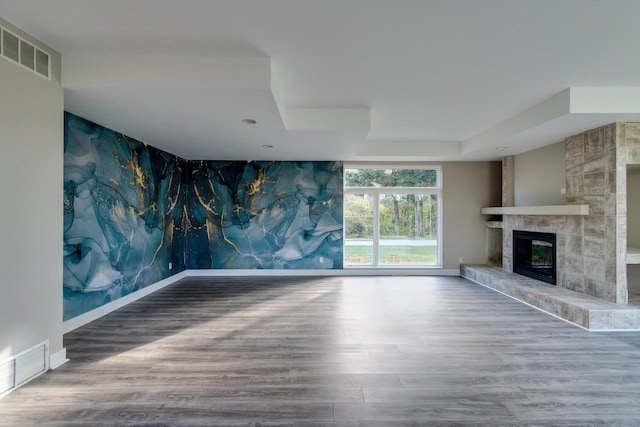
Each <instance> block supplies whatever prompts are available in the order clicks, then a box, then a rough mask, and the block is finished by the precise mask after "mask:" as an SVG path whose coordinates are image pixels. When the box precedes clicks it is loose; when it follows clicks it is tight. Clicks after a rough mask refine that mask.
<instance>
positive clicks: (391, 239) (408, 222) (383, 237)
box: [379, 193, 438, 265]
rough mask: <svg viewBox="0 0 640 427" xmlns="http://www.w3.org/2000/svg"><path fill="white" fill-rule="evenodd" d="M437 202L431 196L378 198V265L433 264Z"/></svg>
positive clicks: (436, 260) (384, 196)
mask: <svg viewBox="0 0 640 427" xmlns="http://www.w3.org/2000/svg"><path fill="white" fill-rule="evenodd" d="M437 200H438V199H437V196H436V195H432V194H400V193H394V194H385V195H383V196H382V198H381V200H380V248H379V259H380V264H387V265H389V264H437V262H438V240H437V230H438V206H437Z"/></svg>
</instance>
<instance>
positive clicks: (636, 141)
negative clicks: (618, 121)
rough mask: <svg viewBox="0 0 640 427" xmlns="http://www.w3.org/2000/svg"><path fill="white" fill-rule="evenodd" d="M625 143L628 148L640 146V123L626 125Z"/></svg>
mask: <svg viewBox="0 0 640 427" xmlns="http://www.w3.org/2000/svg"><path fill="white" fill-rule="evenodd" d="M625 127H626V129H625V141H624V145H625V146H627V147H632V146H640V123H625Z"/></svg>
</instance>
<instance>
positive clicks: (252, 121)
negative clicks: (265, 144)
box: [242, 119, 258, 125]
mask: <svg viewBox="0 0 640 427" xmlns="http://www.w3.org/2000/svg"><path fill="white" fill-rule="evenodd" d="M242 123H244V124H245V125H255V124H256V123H258V122H257V121H255V120H253V119H242Z"/></svg>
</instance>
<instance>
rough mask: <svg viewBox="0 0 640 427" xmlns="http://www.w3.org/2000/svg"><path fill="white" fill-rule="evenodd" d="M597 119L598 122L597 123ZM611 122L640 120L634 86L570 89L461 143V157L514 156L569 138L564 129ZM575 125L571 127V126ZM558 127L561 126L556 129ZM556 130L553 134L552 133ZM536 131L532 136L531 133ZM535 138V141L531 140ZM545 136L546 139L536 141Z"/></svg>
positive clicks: (639, 97)
mask: <svg viewBox="0 0 640 427" xmlns="http://www.w3.org/2000/svg"><path fill="white" fill-rule="evenodd" d="M598 117H600V118H601V120H598ZM583 119H584V120H588V122H589V123H590V125H586V126H587V128H588V126H591V127H594V126H600V125H604V124H606V123H610V122H614V121H632V120H640V88H638V87H618V88H604V87H571V88H568V89H565V90H563V91H562V92H560V93H558V94H556V95H554V96H552V97H550V98H547V99H545V100H544V101H542V102H540V103H538V104H536V105H534V106H532V107H530V108H528V109H527V110H525V111H523V112H521V113H518V114H516V115H514V116H511V117H509V118H508V119H506V120H504V121H502V122H500V123H498V124H496V125H495V126H492V127H490V128H489V129H487V130H485V131H483V132H480V133H478V134H476V135H474V136H472V137H471V138H468V139H466V140H465V141H463V142H462V144H461V154H462V155H463V156H465V155H471V154H473V153H477V152H479V151H485V152H487V153H488V152H490V150H495V149H496V148H498V147H501V146H502V147H508V148H509V152H508V154H518V153H519V152H523V151H527V150H530V149H533V148H537V147H539V146H544V145H548V144H551V143H554V142H558V141H560V140H561V139H562V138H563V137H566V136H570V134H567V133H566V132H567V130H571V129H574V130H575V131H576V132H579V131H583V130H585V129H584V126H585V125H584V124H582V122H583V121H584V120H583ZM572 123H573V124H575V126H573V125H572ZM559 124H562V126H558V125H559ZM556 129H557V131H556ZM534 130H535V131H536V133H535V135H534V134H533V131H534ZM536 135H537V138H538V142H536V141H535V139H536ZM543 135H547V138H546V139H542V138H540V137H541V136H543Z"/></svg>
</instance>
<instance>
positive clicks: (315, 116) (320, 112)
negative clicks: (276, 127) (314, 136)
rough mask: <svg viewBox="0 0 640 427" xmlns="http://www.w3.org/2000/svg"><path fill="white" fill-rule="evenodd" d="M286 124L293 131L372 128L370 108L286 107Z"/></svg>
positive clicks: (363, 130)
mask: <svg viewBox="0 0 640 427" xmlns="http://www.w3.org/2000/svg"><path fill="white" fill-rule="evenodd" d="M283 119H284V125H285V127H286V129H287V130H293V131H334V130H344V131H361V132H365V133H368V132H369V130H370V129H371V110H369V108H286V109H285V110H284V115H283Z"/></svg>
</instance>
